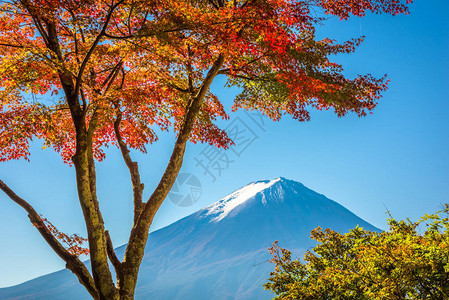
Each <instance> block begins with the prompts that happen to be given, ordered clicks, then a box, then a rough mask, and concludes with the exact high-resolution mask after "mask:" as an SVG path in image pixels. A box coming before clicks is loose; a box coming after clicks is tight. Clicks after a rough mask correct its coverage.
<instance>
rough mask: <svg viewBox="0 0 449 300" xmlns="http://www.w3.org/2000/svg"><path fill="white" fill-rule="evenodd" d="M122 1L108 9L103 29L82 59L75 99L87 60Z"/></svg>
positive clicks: (77, 77)
mask: <svg viewBox="0 0 449 300" xmlns="http://www.w3.org/2000/svg"><path fill="white" fill-rule="evenodd" d="M123 1H124V0H121V1H119V2H117V3H116V4H114V5H112V6H111V7H110V9H109V11H108V13H107V15H106V20H105V21H104V24H103V28H102V29H101V31H100V33H99V34H98V35H97V37H96V38H95V40H94V42H93V43H92V45H91V46H90V48H89V51H87V54H86V56H85V57H84V59H83V62H82V63H81V66H80V69H79V70H78V75H77V76H76V84H75V90H74V94H75V98H77V96H78V93H79V89H80V85H81V81H82V80H81V77H82V76H83V73H84V70H85V69H86V66H87V63H88V62H89V59H90V57H91V56H92V54H93V52H94V50H95V48H96V47H97V45H98V43H99V42H100V40H101V38H102V37H103V36H105V34H106V28H107V27H108V25H109V21H110V20H111V17H112V13H113V12H114V10H115V9H116V8H117V6H119V5H120V4H121V3H122V2H123Z"/></svg>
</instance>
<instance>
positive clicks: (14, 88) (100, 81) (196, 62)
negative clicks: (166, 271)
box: [0, 0, 411, 299]
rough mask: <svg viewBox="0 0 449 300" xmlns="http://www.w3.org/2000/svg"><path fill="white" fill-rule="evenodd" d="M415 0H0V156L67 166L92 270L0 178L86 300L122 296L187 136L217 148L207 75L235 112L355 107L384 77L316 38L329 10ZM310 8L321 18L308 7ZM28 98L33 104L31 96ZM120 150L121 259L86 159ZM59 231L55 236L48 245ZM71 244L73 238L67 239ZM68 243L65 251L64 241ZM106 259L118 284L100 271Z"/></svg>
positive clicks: (364, 108) (301, 114)
mask: <svg viewBox="0 0 449 300" xmlns="http://www.w3.org/2000/svg"><path fill="white" fill-rule="evenodd" d="M408 3H411V0H404V1H400V0H383V1H377V0H357V1H355V0H303V1H301V0H299V1H296V0H242V1H240V0H232V1H231V0H228V1H225V0H191V1H185V0H179V1H167V0H1V1H0V30H1V34H0V74H1V75H0V99H1V100H0V101H1V106H0V130H1V135H0V161H7V160H11V159H19V158H22V159H27V160H28V159H29V155H30V153H29V144H30V141H31V140H32V139H33V138H38V139H41V140H42V141H43V142H44V147H51V148H53V149H54V150H55V151H56V152H58V153H60V154H61V157H62V159H63V160H64V162H66V163H68V164H70V165H73V167H74V168H75V173H76V185H77V189H78V198H79V202H80V206H81V208H82V211H83V214H84V219H85V223H86V229H87V239H88V244H89V255H90V261H91V266H92V275H91V274H90V273H89V272H88V270H87V268H86V267H85V265H84V264H83V263H82V262H81V261H80V260H79V258H78V254H79V252H80V251H81V252H83V251H85V250H82V249H81V248H80V249H78V248H77V249H78V250H79V251H78V252H77V251H75V253H73V251H69V249H66V247H64V246H63V244H61V242H67V241H69V245H79V244H78V242H80V240H77V239H75V238H79V237H75V238H74V239H71V238H70V237H69V236H68V235H61V233H59V231H57V229H56V228H55V227H54V226H52V225H50V224H51V223H48V221H46V220H45V219H43V218H42V217H41V216H40V215H39V214H38V213H37V212H36V211H35V210H34V208H33V207H32V206H31V205H30V204H29V203H28V202H27V201H25V200H24V199H22V198H20V197H19V196H18V195H17V194H15V193H14V192H13V190H12V189H11V188H10V187H8V186H7V185H6V184H5V183H4V182H3V181H0V188H1V189H2V190H3V191H4V192H5V193H6V194H7V195H8V196H9V197H10V198H11V199H12V200H13V201H15V202H16V203H17V204H19V205H21V206H22V207H23V208H24V209H25V210H26V211H27V212H28V215H29V218H30V220H31V222H32V223H33V224H35V225H36V228H37V229H38V230H39V232H40V233H41V235H42V236H43V237H44V238H45V240H46V241H47V242H48V243H49V245H50V246H51V247H52V248H53V250H54V251H55V252H56V253H57V254H58V255H59V256H60V257H61V258H62V259H63V260H64V261H65V262H66V265H67V268H69V269H70V270H71V271H72V272H73V273H74V274H75V275H76V276H77V277H78V279H79V281H80V283H81V284H83V285H84V286H85V287H86V289H87V290H88V292H89V293H90V295H91V296H92V297H93V298H95V299H119V298H120V299H132V298H133V297H134V289H135V286H136V282H137V275H138V271H139V265H140V262H141V260H142V257H143V254H144V247H145V243H146V241H147V237H148V230H149V227H150V225H151V222H152V220H153V217H154V215H155V214H156V212H157V210H158V208H159V207H160V205H161V204H162V202H163V201H164V199H165V198H166V196H167V194H168V192H169V191H170V188H171V187H172V185H173V183H174V181H175V179H176V177H177V174H178V172H179V170H180V168H181V165H182V161H183V156H184V152H185V148H186V144H187V142H188V141H192V142H205V143H209V144H211V145H214V146H217V147H224V148H227V147H228V146H229V145H230V144H231V143H232V141H231V140H230V139H229V137H228V136H227V135H226V132H225V131H224V130H222V129H220V128H219V127H218V126H217V125H216V124H215V121H216V120H217V119H219V118H222V119H227V118H228V114H227V113H226V112H225V110H224V108H223V105H222V103H221V102H220V101H219V99H218V97H217V95H214V94H213V93H211V92H210V91H209V87H210V85H211V84H212V82H213V80H214V79H215V78H216V77H217V76H219V75H222V76H227V79H228V81H227V84H228V85H229V86H237V87H239V88H240V90H241V93H240V94H239V95H238V96H237V97H236V99H235V102H234V104H233V110H236V109H238V108H243V109H247V110H252V109H258V110H260V111H261V112H263V113H264V114H266V115H267V116H269V117H270V118H272V119H273V120H279V119H280V117H281V116H282V115H284V114H288V115H291V116H292V117H293V118H295V119H298V120H299V121H306V120H309V112H308V109H309V108H316V109H320V110H321V109H333V110H334V111H335V113H336V114H337V115H339V116H343V115H345V114H346V113H348V112H354V113H356V114H357V115H359V116H364V115H366V114H367V113H368V112H371V111H372V109H373V108H374V107H375V106H376V104H377V101H378V99H379V98H380V96H381V92H382V91H384V90H385V89H386V88H387V79H386V77H383V78H375V77H373V76H371V75H363V76H358V77H356V78H354V79H349V78H346V77H345V76H344V75H343V68H342V66H341V65H339V64H337V63H335V62H332V61H331V60H330V58H329V57H330V56H332V55H335V54H339V53H351V52H353V51H354V50H355V48H356V47H357V46H358V45H359V44H360V43H361V42H362V38H356V39H353V40H350V41H347V42H344V43H337V42H336V41H334V40H332V39H329V38H325V39H322V40H319V39H317V38H316V36H315V28H316V26H317V25H318V24H320V23H321V22H324V21H325V16H326V15H334V16H338V17H340V18H341V19H347V18H348V17H349V16H350V15H355V16H359V17H362V16H364V15H365V14H366V13H367V12H374V13H388V14H392V15H396V14H400V13H408V8H407V4H408ZM312 9H313V10H315V9H319V10H320V11H321V12H322V15H323V16H324V17H320V16H318V15H317V14H316V13H315V12H313V11H312ZM36 95H41V98H42V99H43V100H41V101H38V100H37V98H36V97H33V96H36ZM155 128H160V129H162V130H170V129H172V130H174V131H175V132H176V133H177V139H176V142H175V146H174V149H173V152H172V155H171V157H170V159H169V162H168V164H167V167H166V169H165V171H164V174H163V175H162V178H161V180H160V182H159V184H158V186H157V187H156V189H155V190H154V192H153V193H152V195H151V196H150V197H149V199H147V201H144V199H143V197H142V193H143V189H144V185H143V184H142V183H141V178H140V173H139V167H138V164H137V162H135V161H134V160H133V159H132V157H131V152H130V151H131V150H133V149H134V150H139V151H142V152H145V151H146V146H147V145H149V144H151V143H153V142H155V141H156V140H157V135H156V133H155ZM108 145H115V146H117V147H118V148H119V149H120V151H121V154H122V157H123V160H124V162H125V164H126V166H127V167H128V169H129V173H130V177H131V183H132V188H133V203H134V212H133V213H134V223H133V227H132V230H131V233H130V238H129V242H128V244H127V247H126V251H125V256H124V258H123V260H122V261H120V260H119V259H118V258H117V256H116V255H115V253H114V249H113V247H112V242H111V240H110V237H109V234H108V231H107V230H105V224H104V222H103V218H102V215H101V212H100V210H99V204H98V199H97V194H96V180H97V178H96V173H95V162H96V161H101V160H103V159H104V158H105V154H104V152H103V149H104V147H106V146H108ZM58 237H59V238H60V239H62V241H60V240H58ZM70 247H71V246H70ZM72 250H73V249H72ZM108 260H109V261H110V262H111V263H112V265H113V267H114V268H115V273H116V275H117V282H116V284H115V283H114V280H113V275H112V273H111V270H110V269H109V265H108Z"/></svg>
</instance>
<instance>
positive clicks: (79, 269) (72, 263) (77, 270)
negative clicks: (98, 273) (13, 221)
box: [0, 180, 98, 299]
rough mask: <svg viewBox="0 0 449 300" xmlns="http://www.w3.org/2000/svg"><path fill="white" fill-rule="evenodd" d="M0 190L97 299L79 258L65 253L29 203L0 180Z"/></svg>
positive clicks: (93, 286) (87, 273)
mask: <svg viewBox="0 0 449 300" xmlns="http://www.w3.org/2000/svg"><path fill="white" fill-rule="evenodd" d="M0 189H1V190H2V191H3V192H4V193H5V194H6V195H7V196H8V197H9V198H11V200H13V201H14V202H16V203H17V204H18V205H20V206H21V207H22V208H24V209H25V211H26V212H27V213H28V218H29V219H30V221H31V223H32V224H33V225H35V227H36V228H37V230H38V231H39V233H40V234H41V235H42V237H43V238H44V239H45V241H46V242H47V243H48V244H49V245H50V247H51V248H52V249H53V251H54V252H55V253H56V254H57V255H58V256H59V257H61V258H62V259H63V260H64V261H65V262H66V268H67V269H69V270H70V271H72V272H73V273H74V274H75V275H76V276H77V277H78V280H79V282H80V283H81V284H82V285H84V286H85V287H86V289H87V291H88V292H89V294H90V295H91V296H92V297H93V298H94V299H98V292H97V289H96V288H95V283H94V280H93V278H92V276H91V275H90V273H89V271H88V270H87V268H86V266H85V265H84V264H83V263H82V262H81V261H80V260H79V258H78V257H77V256H75V255H73V254H71V253H70V252H69V251H67V249H65V248H64V246H62V245H61V243H59V241H58V240H57V239H56V238H55V237H54V236H53V234H52V233H51V232H50V231H49V230H48V228H47V226H46V225H45V223H44V221H43V220H42V218H41V217H40V216H39V214H38V213H37V212H36V211H35V210H34V208H33V207H32V206H31V205H30V204H29V203H28V202H26V201H25V200H23V199H22V198H20V197H19V196H17V194H16V193H14V192H13V191H12V190H11V189H10V188H9V187H8V186H7V185H6V184H5V183H4V182H3V181H1V180H0Z"/></svg>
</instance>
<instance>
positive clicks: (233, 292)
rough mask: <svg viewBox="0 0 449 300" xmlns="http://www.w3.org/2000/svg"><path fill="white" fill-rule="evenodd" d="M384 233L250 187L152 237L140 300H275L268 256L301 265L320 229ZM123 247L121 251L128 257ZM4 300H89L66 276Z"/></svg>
mask: <svg viewBox="0 0 449 300" xmlns="http://www.w3.org/2000/svg"><path fill="white" fill-rule="evenodd" d="M356 225H359V226H361V227H364V228H365V229H368V230H373V231H379V229H377V228H376V227H374V226H372V225H370V224H369V223H367V222H365V221H364V220H362V219H361V218H359V217H357V216H356V215H355V214H353V213H352V212H350V211H349V210H347V209H346V208H344V207H343V206H341V205H340V204H338V203H336V202H334V201H332V200H330V199H328V198H326V197H325V196H324V195H321V194H318V193H316V192H314V191H312V190H310V189H308V188H306V187H305V186H304V185H302V184H301V183H299V182H295V181H292V180H288V179H285V178H277V179H273V180H265V181H257V182H253V183H250V184H248V185H246V186H244V187H242V188H241V189H239V190H237V191H235V192H233V193H232V194H230V195H228V196H226V197H224V198H223V199H221V200H220V201H218V202H215V203H213V204H212V205H209V206H207V207H205V208H204V209H202V210H199V211H197V212H196V213H193V214H191V215H189V216H187V217H185V218H183V219H181V220H179V221H177V222H175V223H173V224H171V225H169V226H167V227H164V228H162V229H160V230H157V231H155V232H153V233H151V234H150V237H149V240H148V243H147V248H146V254H145V256H144V258H143V261H142V265H141V268H140V273H139V281H138V284H137V289H136V299H164V300H165V299H167V300H171V299H183V300H190V299H195V300H197V299H198V300H202V299H205V300H206V299H207V300H209V299H270V298H272V297H273V296H274V295H273V294H270V292H267V291H265V290H264V289H263V286H262V285H263V284H264V283H265V282H266V280H267V278H268V277H269V274H270V271H272V270H273V269H274V266H273V265H272V264H271V263H270V262H269V261H268V260H269V259H270V255H269V253H268V250H267V248H268V247H270V245H271V244H272V243H273V242H274V241H276V240H278V241H279V245H280V246H281V247H283V248H287V249H289V250H291V251H292V252H293V254H294V256H297V257H301V256H302V254H303V253H304V251H305V250H307V249H310V248H311V247H313V246H314V245H315V242H314V241H313V240H311V239H310V231H311V230H312V229H313V228H316V227H318V226H321V227H322V228H327V227H330V228H332V229H334V230H337V231H340V232H347V231H349V229H351V228H354V227H355V226H356ZM125 246H126V245H124V246H121V247H118V248H117V249H116V252H117V255H118V257H123V255H124V251H125ZM0 299H65V300H67V299H90V297H89V295H88V294H87V292H85V290H84V288H83V287H82V286H81V285H80V284H79V283H78V282H77V279H76V277H75V276H74V275H73V274H71V273H70V271H68V270H61V271H58V272H55V273H52V274H48V275H45V276H42V277H39V278H36V279H33V280H30V281H28V282H25V283H22V284H19V285H16V286H13V287H8V288H3V289H0Z"/></svg>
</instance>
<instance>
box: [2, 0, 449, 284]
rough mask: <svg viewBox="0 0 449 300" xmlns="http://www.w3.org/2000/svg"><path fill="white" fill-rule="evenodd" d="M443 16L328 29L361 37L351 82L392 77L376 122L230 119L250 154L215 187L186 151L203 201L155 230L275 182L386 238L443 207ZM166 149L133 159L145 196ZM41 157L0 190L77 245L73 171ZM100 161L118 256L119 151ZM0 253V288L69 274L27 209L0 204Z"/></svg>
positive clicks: (446, 7) (195, 150)
mask: <svg viewBox="0 0 449 300" xmlns="http://www.w3.org/2000/svg"><path fill="white" fill-rule="evenodd" d="M448 13H449V2H448V1H447V0H435V1H419V0H417V1H416V3H415V4H413V5H412V8H411V15H408V16H397V17H391V16H386V15H374V16H368V17H365V18H362V19H359V18H353V19H351V20H350V21H347V22H340V21H338V19H337V18H333V19H331V20H330V22H329V23H327V25H326V26H324V27H322V28H320V29H319V34H320V35H322V36H323V37H324V36H331V37H334V38H336V39H337V40H339V41H342V40H344V39H348V38H351V37H356V36H359V35H365V36H367V38H366V40H365V42H364V44H362V46H361V47H360V48H359V49H358V50H357V52H356V53H355V54H352V55H347V56H339V57H337V58H336V60H337V61H339V62H341V63H343V64H344V66H345V69H346V72H347V74H348V76H353V75H356V74H358V73H360V74H365V73H372V74H374V75H376V76H382V75H383V74H384V73H387V74H388V75H389V77H390V78H391V83H390V88H389V90H388V91H387V92H386V93H385V94H384V98H383V99H381V102H380V104H379V106H378V107H377V108H376V109H375V111H374V115H370V116H368V117H366V118H357V117H356V116H353V115H350V116H347V117H345V118H337V117H335V116H334V115H333V114H332V113H331V112H313V113H312V120H311V121H310V122H308V123H299V122H296V121H294V120H291V119H289V118H284V119H283V120H281V121H280V122H276V123H273V122H271V121H268V120H264V121H265V123H264V124H263V125H262V126H258V125H257V124H256V123H255V122H253V121H252V120H251V119H250V118H249V116H248V115H247V114H245V113H243V112H238V113H236V114H232V115H231V120H230V121H228V122H227V123H226V122H225V123H223V127H226V126H228V125H229V124H230V123H231V122H234V123H232V124H233V125H235V128H239V130H241V129H242V128H247V130H248V131H247V132H251V131H252V132H251V134H250V135H246V137H245V138H246V139H249V140H247V144H246V145H247V147H246V148H245V147H241V148H239V149H236V151H235V152H227V154H228V157H229V159H230V160H231V161H232V162H230V163H229V165H228V166H227V168H226V166H224V165H223V164H222V167H223V168H225V170H223V171H222V174H221V175H220V176H218V174H217V171H214V170H212V171H214V172H215V175H214V176H215V177H216V180H215V181H214V182H213V180H212V177H211V176H210V175H208V174H206V175H204V172H203V170H202V169H201V168H199V167H197V166H196V160H195V158H197V159H201V158H204V153H206V152H203V151H208V150H210V149H209V148H208V147H207V146H205V145H201V144H197V145H193V144H190V145H189V147H188V151H187V154H186V159H185V165H184V167H183V169H182V172H188V173H192V174H194V175H196V176H197V177H198V179H199V180H200V181H201V184H202V195H201V198H200V199H199V200H198V202H197V203H196V204H195V205H193V206H190V207H187V208H182V207H178V206H176V205H174V204H173V203H172V202H170V201H166V202H165V203H164V204H163V206H162V207H161V209H160V211H159V212H158V214H157V216H156V219H155V221H154V223H153V224H154V226H153V230H154V229H157V228H160V227H162V226H165V225H167V224H170V223H172V222H174V221H176V220H177V219H179V218H181V217H183V216H186V215H188V214H190V213H192V212H194V211H196V210H198V209H201V208H202V207H204V206H206V205H208V204H210V203H212V202H215V201H217V200H219V199H220V198H222V197H223V196H225V195H227V194H229V193H230V192H232V191H234V190H235V189H237V188H239V187H241V186H243V185H245V184H247V183H249V182H251V181H255V180H261V179H272V178H275V177H279V176H283V177H286V178H289V179H293V180H296V181H300V182H302V183H303V184H305V185H306V186H308V187H309V188H311V189H313V190H315V191H317V192H319V193H322V194H324V195H326V196H327V197H329V198H331V199H333V200H335V201H337V202H339V203H340V204H342V205H344V206H345V207H346V208H348V209H350V210H351V211H353V212H354V213H356V214H357V215H359V216H360V217H362V218H363V219H365V220H367V221H368V222H371V223H372V224H373V225H375V226H378V227H380V228H383V229H385V228H386V221H385V211H386V208H385V207H387V208H388V209H389V210H390V211H391V213H392V214H393V216H394V217H396V218H406V217H410V218H411V219H416V218H418V217H419V216H421V215H422V214H424V213H426V212H433V211H435V210H437V209H439V207H440V203H445V202H449V156H448V153H449V130H448V129H449V38H448V37H449V18H447V15H448ZM223 82H224V81H223V80H218V81H217V82H216V83H215V85H214V87H213V89H214V91H216V92H217V93H218V94H219V96H220V98H221V100H222V101H223V102H224V103H225V105H227V107H229V106H230V104H231V102H232V99H233V96H234V95H235V94H236V92H237V91H236V90H232V89H231V90H226V89H224V88H222V85H223ZM242 126H243V127H242ZM244 126H246V127H244ZM231 127H232V125H231ZM231 127H230V128H231ZM250 130H251V131H250ZM244 141H245V140H244V139H243V140H242V143H244ZM249 142H251V143H250V144H249ZM173 144H174V136H173V135H169V134H165V135H162V136H161V139H160V141H159V142H158V143H156V144H155V145H153V146H151V147H149V151H148V155H146V156H144V155H140V154H135V155H134V157H135V158H137V159H138V160H139V162H140V166H141V171H142V180H143V181H144V183H145V185H146V193H145V195H146V196H148V195H149V194H150V192H151V189H152V188H153V187H154V186H155V185H156V183H157V181H158V179H159V178H160V176H161V174H162V172H163V169H164V168H165V164H166V162H167V160H168V157H169V154H170V151H171V148H172V146H173ZM40 146H41V144H40V142H39V141H37V142H36V143H34V144H33V146H32V156H31V162H30V163H27V162H25V161H12V162H8V163H6V164H2V165H1V166H0V178H1V179H2V180H3V181H5V182H6V183H7V184H8V185H10V186H11V187H12V188H13V189H14V190H15V191H16V192H17V193H18V194H19V195H20V196H22V197H23V198H25V199H26V200H27V201H29V202H30V203H32V204H33V205H34V207H35V208H36V210H38V212H40V213H42V214H43V215H44V216H45V217H46V218H48V219H49V220H50V221H51V222H52V223H53V224H55V225H56V226H57V227H58V228H59V229H60V230H61V231H64V232H67V233H81V234H84V233H85V229H84V224H83V220H82V213H81V209H80V208H79V205H78V200H77V198H76V189H75V185H74V182H75V179H74V169H73V168H69V167H68V166H66V165H63V164H62V161H61V159H60V158H59V157H58V155H57V154H55V153H53V152H52V151H51V150H41V149H40ZM236 152H237V153H236ZM237 154H239V155H240V156H238V155H237ZM107 155H108V156H107V159H106V161H105V162H103V163H100V164H98V172H97V175H98V185H99V188H98V190H99V197H100V201H101V203H100V205H101V208H102V211H103V216H104V218H105V222H106V227H107V228H108V229H109V230H110V232H111V235H112V239H113V242H114V245H115V246H119V245H121V244H123V243H125V242H126V240H127V237H128V232H129V230H130V227H131V223H132V203H131V198H130V196H131V189H130V183H129V179H128V177H129V175H128V173H127V170H126V168H125V166H124V163H123V162H122V161H121V159H120V156H119V152H118V150H117V149H115V148H110V149H108V150H107ZM0 241H1V245H0V267H1V270H2V272H1V274H0V287H4V286H9V285H13V284H17V283H20V282H23V281H26V280H28V279H31V278H34V277H36V276H39V275H43V274H46V273H49V272H52V271H56V270H58V269H61V268H63V267H64V264H63V262H62V261H61V260H60V259H59V257H57V256H56V255H55V254H54V253H53V252H52V250H51V249H50V247H49V246H47V245H46V243H45V242H44V241H43V239H42V238H41V236H40V235H39V234H38V232H37V231H36V229H35V228H33V227H32V226H31V225H30V223H29V221H28V218H27V216H26V213H25V212H24V211H23V209H21V208H20V207H19V206H17V205H16V204H15V203H13V202H12V201H11V200H9V198H7V197H6V196H5V195H4V194H2V193H0Z"/></svg>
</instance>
